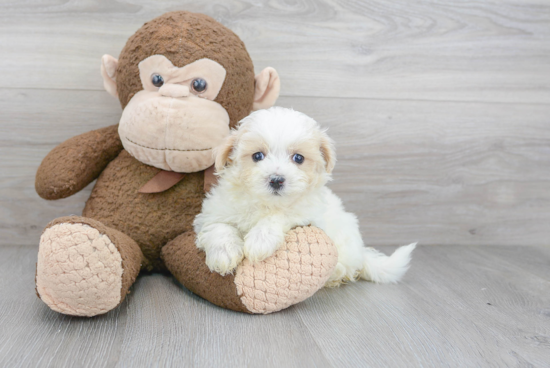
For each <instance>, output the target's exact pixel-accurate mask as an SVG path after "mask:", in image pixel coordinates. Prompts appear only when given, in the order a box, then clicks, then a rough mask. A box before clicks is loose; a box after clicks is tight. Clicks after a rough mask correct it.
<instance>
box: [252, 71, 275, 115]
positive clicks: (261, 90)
mask: <svg viewBox="0 0 550 368" xmlns="http://www.w3.org/2000/svg"><path fill="white" fill-rule="evenodd" d="M280 90H281V80H280V79H279V74H278V73H277V71H276V70H275V69H273V68H272V67H270V66H268V67H267V68H265V69H264V70H262V71H261V72H260V74H258V75H257V76H256V78H255V87H254V104H253V105H252V110H261V109H268V108H270V107H271V106H273V105H274V104H275V101H277V98H278V97H279V91H280Z"/></svg>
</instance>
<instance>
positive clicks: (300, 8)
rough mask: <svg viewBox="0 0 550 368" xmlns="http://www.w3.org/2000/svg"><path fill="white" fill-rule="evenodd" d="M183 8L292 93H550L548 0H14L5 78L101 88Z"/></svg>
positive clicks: (503, 98) (2, 33) (504, 96)
mask: <svg viewBox="0 0 550 368" xmlns="http://www.w3.org/2000/svg"><path fill="white" fill-rule="evenodd" d="M171 10H190V11H195V12H201V13H205V14H208V15H210V16H212V17H214V18H215V19H216V20H218V21H220V22H221V23H223V24H225V25H227V26H228V27H230V28H231V29H233V30H234V31H235V32H236V33H237V34H238V35H239V36H240V37H241V38H242V39H243V40H244V42H245V43H246V45H247V48H248V49H249V51H250V54H251V55H252V57H253V60H254V62H255V65H256V68H257V70H261V68H263V67H265V66H268V65H271V66H273V67H275V68H276V69H277V70H278V71H279V73H280V75H281V79H282V81H283V88H282V91H283V95H285V96H325V97H326V96H335V97H363V98H376V99H427V100H451V101H499V102H509V103H517V102H522V103H532V102H537V103H548V102H550V43H549V42H548V37H549V36H550V27H549V26H548V24H550V4H549V3H548V2H547V1H545V0H530V1H523V0H513V1H510V0H508V1H499V2H489V1H474V2H463V1H458V0H455V1H437V0H431V1H422V2H420V1H409V0H394V1H387V0H368V1H365V0H363V1H359V0H295V1H258V0H250V1H237V0H229V1H223V2H222V1H192V0H179V1H163V2H157V1H152V0H138V1H132V2H131V3H130V2H114V1H109V0H102V1H99V0H94V1H59V0H46V1H7V2H3V3H2V4H1V5H0V21H1V22H0V49H1V50H2V58H0V70H4V71H9V72H7V73H4V75H3V77H2V78H1V79H0V87H3V88H13V87H15V86H17V87H20V88H47V89H50V88H56V89H94V90H101V89H102V82H101V80H100V79H99V78H98V76H99V73H98V70H99V65H100V63H99V61H100V58H101V56H102V55H103V54H105V53H109V54H112V55H114V56H117V55H118V53H119V52H120V50H121V49H122V47H123V46H124V44H125V42H126V40H127V38H128V37H129V36H130V35H131V34H132V33H133V32H134V31H135V30H136V29H138V28H139V27H140V26H141V25H142V24H143V23H144V22H146V21H148V20H150V19H151V18H153V17H155V16H158V15H160V14H162V13H164V12H166V11H171Z"/></svg>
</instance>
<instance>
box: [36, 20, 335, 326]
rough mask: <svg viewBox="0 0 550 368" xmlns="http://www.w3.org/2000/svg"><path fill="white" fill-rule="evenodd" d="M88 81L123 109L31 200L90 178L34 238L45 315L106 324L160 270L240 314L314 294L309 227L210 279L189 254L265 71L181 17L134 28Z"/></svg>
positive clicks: (329, 250) (73, 146)
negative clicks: (74, 210)
mask: <svg viewBox="0 0 550 368" xmlns="http://www.w3.org/2000/svg"><path fill="white" fill-rule="evenodd" d="M101 74H102V76H103V79H104V86H105V89H106V90H107V91H108V92H109V93H110V94H111V95H113V96H114V97H117V98H118V99H119V101H120V104H121V106H122V109H123V112H122V116H121V119H120V121H119V124H117V125H112V126H108V127H106V128H102V129H98V130H94V131H92V132H89V133H84V134H82V135H79V136H76V137H73V138H71V139H69V140H67V141H65V142H64V143H62V144H60V145H59V146H57V147H56V148H54V149H53V150H52V151H51V152H50V153H49V154H48V155H47V156H46V158H44V160H43V161H42V164H41V165H40V167H39V168H38V172H37V175H36V191H37V192H38V194H39V195H40V196H41V197H42V198H45V199H49V200H54V199H59V198H65V197H68V196H70V195H73V194H75V193H76V192H78V191H80V190H81V189H83V188H84V187H85V186H87V185H88V184H89V183H91V182H92V181H93V180H95V179H97V182H96V184H95V186H94V188H93V190H92V193H91V195H90V198H89V199H88V200H87V202H86V206H85V208H84V211H83V213H82V216H68V217H61V218H58V219H55V220H53V221H52V222H50V223H49V224H48V225H47V227H46V228H45V230H44V232H43V234H42V236H41V238H40V245H39V251H38V262H37V269H36V292H37V294H38V296H39V297H40V298H41V299H42V301H44V303H46V304H47V305H48V306H49V307H50V308H51V309H53V310H55V311H57V312H60V313H64V314H68V315H75V316H95V315H99V314H103V313H107V312H108V311H110V310H112V309H114V308H116V307H117V306H118V305H119V304H120V303H122V301H123V300H124V298H125V296H126V295H127V293H128V292H129V289H130V287H131V286H132V284H133V283H134V281H135V280H136V277H137V276H138V274H139V273H140V272H141V271H149V272H170V273H171V274H173V275H174V277H175V278H176V279H177V280H179V281H180V282H181V283H182V284H183V285H184V286H185V287H186V288H188V289H189V290H191V291H192V292H194V293H196V294H198V295H199V296H201V297H203V298H205V299H207V300H209V301H211V302H212V303H214V304H216V305H218V306H221V307H224V308H229V309H232V310H236V311H241V312H246V313H270V312H274V311H277V310H280V309H283V308H286V307H288V306H290V305H293V304H295V303H297V302H300V301H302V300H304V299H306V298H307V297H309V296H311V295H312V294H313V293H314V292H315V291H317V290H318V289H319V288H321V287H322V286H323V285H324V283H325V282H326V280H327V278H328V277H329V275H330V273H331V271H332V270H333V268H334V266H335V264H336V260H337V254H336V250H335V247H334V246H333V244H332V242H331V241H330V239H328V238H327V236H326V235H325V234H324V233H323V232H322V231H321V230H319V229H317V228H314V227H300V228H296V229H293V230H291V231H290V232H289V233H288V234H287V237H286V243H285V244H283V245H282V246H281V248H280V250H279V251H278V252H277V253H276V254H274V255H273V256H272V257H270V258H268V259H266V260H265V261H263V262H261V263H258V264H251V263H250V262H248V261H247V260H246V259H245V260H244V261H243V262H242V264H241V265H240V266H239V267H238V268H237V270H236V272H235V274H232V275H227V276H223V277H222V276H221V275H219V274H217V273H212V272H210V270H209V269H208V267H207V266H206V264H205V255H204V253H203V252H202V251H199V250H198V249H197V248H196V246H195V234H194V233H193V227H192V224H193V219H194V218H195V216H196V215H197V214H198V213H199V212H200V209H201V203H202V200H203V198H204V195H205V191H207V190H208V187H209V186H210V185H212V183H213V182H214V180H213V178H214V176H213V169H212V165H213V164H214V156H213V149H214V148H216V147H217V146H219V145H220V144H221V143H222V141H223V139H224V138H225V137H226V136H227V135H228V134H229V131H230V129H231V128H233V127H235V126H236V124H237V123H238V122H239V121H240V120H241V119H242V118H244V117H245V116H246V115H248V114H249V113H250V112H251V111H252V110H255V109H262V108H267V107H270V106H272V105H273V104H274V103H275V101H276V99H277V97H278V94H279V86H280V84H279V78H278V75H277V72H276V71H275V70H274V69H273V68H266V69H264V70H263V71H262V72H261V73H260V74H258V75H257V76H256V77H255V76H254V68H253V65H252V61H251V59H250V56H249V55H248V52H247V51H246V48H245V46H244V44H243V42H242V41H241V40H240V39H239V38H238V37H237V36H236V35H235V34H234V33H233V32H232V31H230V30H229V29H227V28H226V27H224V26H223V25H221V24H219V23H218V22H216V21H215V20H213V19H212V18H210V17H208V16H205V15H202V14H194V13H190V12H184V11H181V12H171V13H166V14H164V15H162V16H160V17H158V18H156V19H154V20H152V21H150V22H148V23H145V25H143V27H141V28H140V29H139V30H138V31H137V32H136V33H135V34H134V35H133V36H132V37H130V39H129V40H128V42H127V43H126V46H125V47H124V49H123V50H122V52H121V53H120V57H119V59H118V60H117V59H115V58H114V57H112V56H109V55H105V56H103V58H102V63H101Z"/></svg>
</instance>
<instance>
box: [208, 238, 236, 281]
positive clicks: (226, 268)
mask: <svg viewBox="0 0 550 368" xmlns="http://www.w3.org/2000/svg"><path fill="white" fill-rule="evenodd" d="M242 260H243V241H242V239H240V238H236V237H231V238H228V239H220V240H219V243H218V244H215V245H211V246H210V247H208V249H207V250H206V265H207V266H208V268H209V269H210V271H212V272H217V273H219V274H220V275H222V276H225V275H227V274H228V273H232V272H233V270H234V269H235V268H237V266H238V265H239V263H241V261H242Z"/></svg>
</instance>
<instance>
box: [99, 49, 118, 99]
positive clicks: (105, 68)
mask: <svg viewBox="0 0 550 368" xmlns="http://www.w3.org/2000/svg"><path fill="white" fill-rule="evenodd" d="M117 66H118V59H115V58H114V57H112V56H111V55H103V56H102V57H101V76H102V77H103V87H105V90H106V91H107V92H109V94H110V95H111V96H113V97H117V98H118V92H117V90H116V82H115V80H116V68H117Z"/></svg>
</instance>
